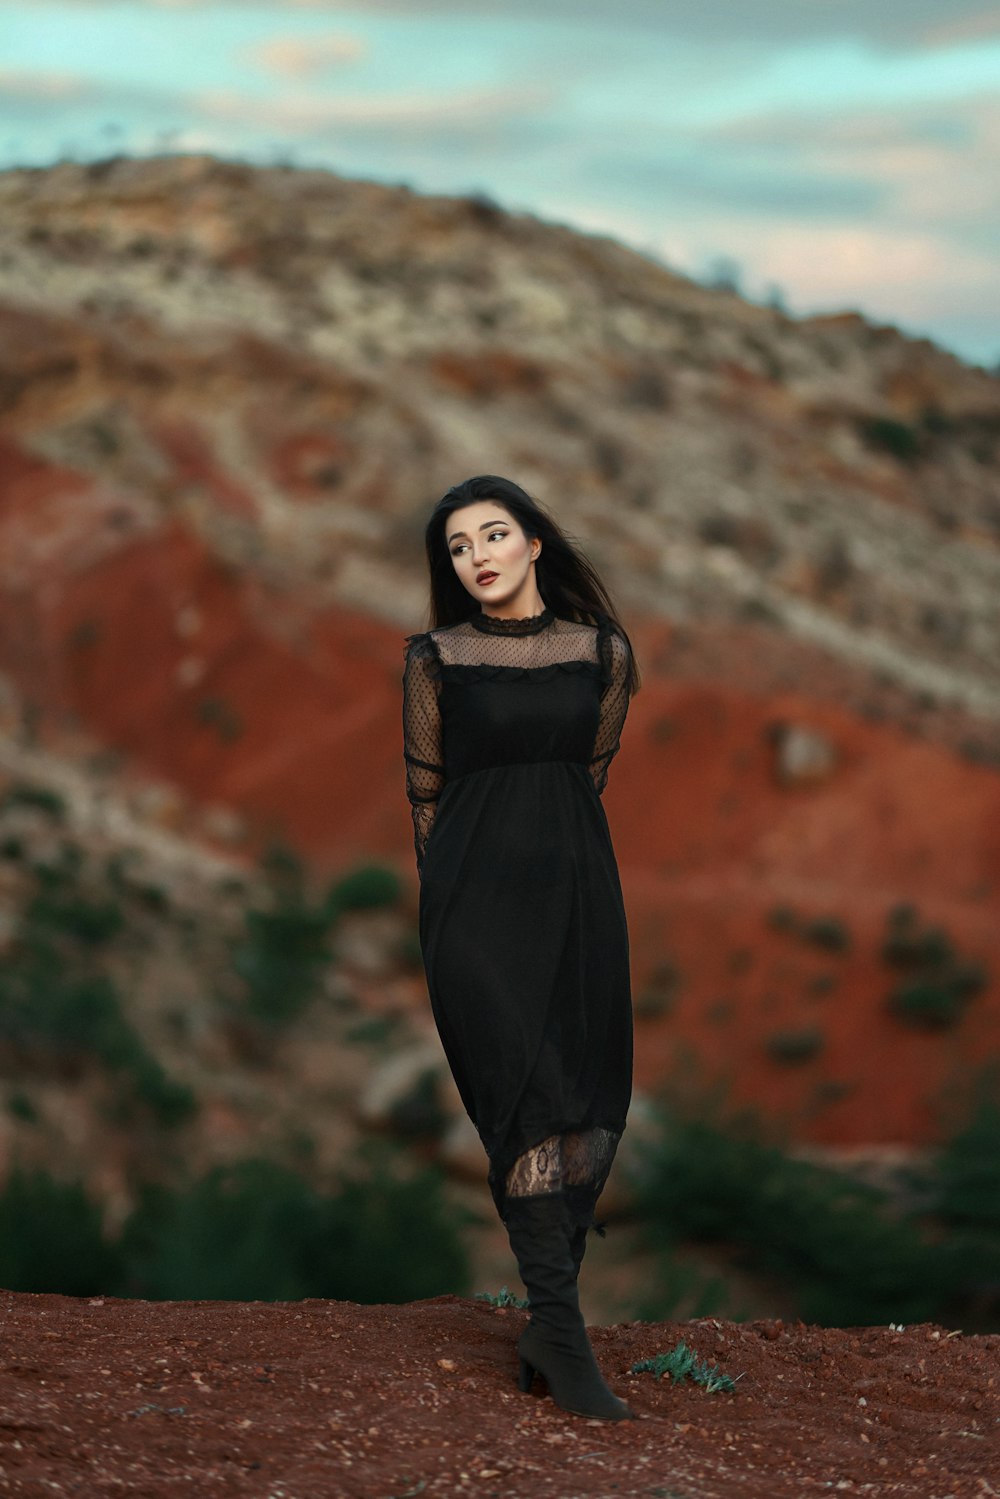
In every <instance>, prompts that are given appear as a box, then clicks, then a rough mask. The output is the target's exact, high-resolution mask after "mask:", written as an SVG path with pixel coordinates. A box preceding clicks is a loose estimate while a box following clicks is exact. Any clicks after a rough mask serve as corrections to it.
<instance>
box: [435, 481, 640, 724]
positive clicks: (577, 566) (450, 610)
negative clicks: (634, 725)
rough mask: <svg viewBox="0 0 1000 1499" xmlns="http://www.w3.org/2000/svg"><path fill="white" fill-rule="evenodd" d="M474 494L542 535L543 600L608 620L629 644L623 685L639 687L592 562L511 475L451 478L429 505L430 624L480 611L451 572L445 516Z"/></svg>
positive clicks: (539, 580) (538, 571) (559, 611)
mask: <svg viewBox="0 0 1000 1499" xmlns="http://www.w3.org/2000/svg"><path fill="white" fill-rule="evenodd" d="M476 500H498V501H499V502H500V504H502V505H503V506H504V507H505V509H507V510H508V511H509V512H510V514H511V515H512V516H514V518H515V519H516V520H517V521H518V522H519V524H520V526H521V528H522V530H523V531H524V533H525V535H526V536H528V537H533V536H538V537H540V538H541V542H542V550H541V552H540V553H539V555H538V560H537V562H536V563H535V582H536V584H537V587H538V592H539V593H540V594H541V596H542V599H543V600H544V602H545V604H546V606H547V607H548V608H550V609H552V610H553V612H554V613H555V614H556V615H557V617H558V618H560V619H571V620H576V621H577V622H578V623H582V624H590V625H596V624H598V623H600V621H601V620H602V619H604V620H608V621H610V623H611V624H612V625H613V627H614V629H615V630H616V631H617V633H618V634H619V635H621V637H622V638H623V640H624V641H625V642H626V644H627V645H628V647H629V652H628V654H629V681H628V690H629V694H630V695H631V694H633V693H635V692H636V691H637V690H638V687H639V668H638V665H637V664H636V659H635V652H634V651H633V649H632V642H631V641H630V640H629V638H628V635H627V633H626V631H625V627H624V625H623V624H622V622H621V620H620V619H619V618H618V612H617V610H616V609H615V606H614V604H613V603H612V601H611V598H610V596H609V594H608V591H607V589H606V588H605V586H604V584H603V583H602V581H601V579H600V577H599V576H598V573H597V571H596V569H595V567H594V565H593V563H592V562H591V561H590V560H589V558H588V557H586V556H585V555H584V553H583V551H582V550H581V548H580V546H579V544H578V543H577V542H576V541H575V540H574V539H573V538H571V537H569V536H568V535H567V534H566V533H565V532H564V531H563V530H561V528H560V527H559V526H558V525H557V524H556V522H555V521H554V520H553V519H552V517H551V516H550V515H549V514H548V512H547V511H546V510H544V509H543V507H542V506H541V505H540V504H539V503H538V501H537V500H534V499H532V497H531V495H529V494H528V493H527V492H526V491H525V490H523V489H522V488H521V486H520V485H519V484H515V483H514V481H513V480H512V479H501V478H500V477H499V476H498V475H497V474H477V475H476V477H475V478H473V479H465V480H464V481H463V482H462V483H461V484H453V485H452V487H451V489H449V490H448V492H447V494H444V495H442V496H441V498H440V499H439V500H438V502H437V504H436V505H435V506H434V509H433V511H432V513H431V517H430V520H429V521H428V522H427V529H426V531H425V533H424V544H425V546H426V548H427V565H428V568H429V570H430V584H431V598H430V610H429V614H430V624H429V628H430V629H432V630H434V629H440V628H441V627H442V626H443V625H455V624H459V623H461V621H462V620H465V619H471V618H472V616H473V615H474V614H478V613H479V605H478V604H477V603H476V600H475V599H474V598H473V597H472V595H471V594H470V593H469V592H468V590H467V589H466V588H465V587H464V586H463V584H462V582H461V580H460V579H459V577H458V574H457V573H456V572H455V569H454V566H453V565H452V560H451V553H450V552H449V550H448V544H447V541H446V539H445V538H446V532H447V521H448V517H449V516H450V515H451V514H452V512H453V511H455V510H460V509H461V508H462V506H463V505H470V504H472V503H474V502H475V501H476Z"/></svg>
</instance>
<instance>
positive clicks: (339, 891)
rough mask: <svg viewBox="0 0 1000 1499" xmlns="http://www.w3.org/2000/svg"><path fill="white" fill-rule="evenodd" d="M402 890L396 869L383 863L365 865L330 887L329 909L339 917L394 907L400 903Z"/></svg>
mask: <svg viewBox="0 0 1000 1499" xmlns="http://www.w3.org/2000/svg"><path fill="white" fill-rule="evenodd" d="M402 889H403V882H402V880H401V879H400V878H399V875H398V874H397V873H396V871H395V870H394V869H387V868H385V867H384V866H383V865H381V864H363V865H361V866H360V867H359V868H358V869H352V870H351V872H350V874H346V875H344V876H343V878H341V879H339V880H337V881H335V883H334V884H332V885H331V886H330V889H329V891H328V893H327V897H326V907H327V910H328V911H329V912H331V913H332V914H336V913H337V912H340V911H368V910H372V909H374V908H376V907H378V906H392V905H395V903H396V902H397V901H398V900H399V897H400V895H401V893H402Z"/></svg>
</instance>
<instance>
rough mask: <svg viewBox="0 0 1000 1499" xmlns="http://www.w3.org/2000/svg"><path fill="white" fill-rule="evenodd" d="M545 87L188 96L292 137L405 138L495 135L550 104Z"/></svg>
mask: <svg viewBox="0 0 1000 1499" xmlns="http://www.w3.org/2000/svg"><path fill="white" fill-rule="evenodd" d="M553 97H554V95H553V91H552V90H551V89H550V88H549V87H548V86H547V85H534V86H532V85H522V86H521V87H519V88H513V87H505V88H489V87H482V88H466V89H452V90H451V91H447V90H444V89H434V90H427V91H426V92H423V93H394V92H383V93H372V94H354V95H344V94H339V95H337V96H335V97H329V96H326V95H316V94H288V95H286V96H284V97H282V98H270V99H261V98H258V97H257V96H256V95H249V94H244V93H241V92H239V91H238V90H235V89H206V90H202V91H201V92H199V93H194V94H191V95H190V96H189V99H188V103H189V105H190V107H191V109H192V110H193V111H197V112H198V113H200V114H202V115H204V116H207V117H209V118H212V119H225V120H232V121H240V122H244V123H247V122H252V123H253V124H255V125H266V126H268V127H269V128H273V129H279V130H288V131H292V132H297V131H302V130H314V129H317V128H322V127H325V126H348V125H349V126H362V127H368V128H372V127H374V128H377V129H380V128H381V129H385V130H388V131H393V132H402V134H403V136H404V137H405V135H406V133H407V132H409V131H410V130H412V129H418V130H419V129H427V128H433V127H438V126H444V127H447V128H449V129H456V128H463V129H468V128H473V127H483V128H485V129H489V130H493V129H496V127H497V126H498V125H501V124H502V123H503V122H504V121H505V120H518V119H519V118H520V117H521V116H523V115H524V114H525V113H529V112H530V111H532V110H536V109H544V108H546V107H547V106H548V105H549V104H551V103H552V101H553Z"/></svg>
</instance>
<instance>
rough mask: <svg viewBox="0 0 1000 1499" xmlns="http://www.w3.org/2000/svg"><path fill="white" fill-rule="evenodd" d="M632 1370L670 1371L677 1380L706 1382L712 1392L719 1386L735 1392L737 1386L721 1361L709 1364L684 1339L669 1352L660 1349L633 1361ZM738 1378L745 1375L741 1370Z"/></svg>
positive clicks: (705, 1386)
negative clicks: (721, 1368)
mask: <svg viewBox="0 0 1000 1499" xmlns="http://www.w3.org/2000/svg"><path fill="white" fill-rule="evenodd" d="M629 1373H630V1374H653V1375H655V1376H656V1378H657V1379H662V1378H663V1376H664V1374H669V1375H670V1378H671V1379H672V1381H673V1383H674V1384H681V1383H682V1381H683V1380H685V1379H690V1380H691V1381H692V1382H693V1383H694V1384H700V1385H702V1386H704V1388H705V1389H706V1390H707V1391H708V1393H709V1394H710V1395H714V1394H716V1393H717V1392H718V1391H719V1390H725V1391H727V1392H732V1391H733V1390H735V1388H736V1380H734V1379H733V1378H732V1376H731V1375H729V1374H723V1373H721V1372H720V1370H719V1366H718V1364H709V1363H706V1361H705V1360H704V1359H699V1358H698V1356H697V1354H696V1353H694V1352H693V1351H692V1349H690V1348H689V1347H688V1346H687V1344H686V1343H684V1342H680V1343H678V1344H677V1345H676V1347H674V1348H671V1350H670V1352H669V1353H657V1354H655V1355H654V1356H653V1358H643V1359H640V1360H639V1362H638V1363H636V1364H633V1365H632V1367H631V1369H630V1370H629ZM736 1378H737V1379H742V1378H743V1376H742V1374H738V1375H737V1376H736Z"/></svg>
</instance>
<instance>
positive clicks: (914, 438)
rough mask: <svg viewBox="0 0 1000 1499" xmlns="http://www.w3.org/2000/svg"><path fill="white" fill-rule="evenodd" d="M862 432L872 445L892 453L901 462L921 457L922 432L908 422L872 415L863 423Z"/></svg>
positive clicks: (866, 440) (911, 461)
mask: <svg viewBox="0 0 1000 1499" xmlns="http://www.w3.org/2000/svg"><path fill="white" fill-rule="evenodd" d="M860 432H861V436H862V437H863V438H864V440H865V442H867V443H868V445H869V446H870V447H873V448H880V449H881V450H882V451H883V452H885V453H890V454H891V455H892V457H893V458H898V459H899V461H900V462H901V463H914V462H916V460H917V459H918V458H919V457H920V454H921V448H922V444H921V440H920V433H919V431H918V430H917V428H916V427H911V426H909V425H908V424H907V423H906V422H900V421H896V420H895V418H893V417H887V416H876V417H871V418H869V419H868V420H867V421H863V422H862V423H861V425H860Z"/></svg>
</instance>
